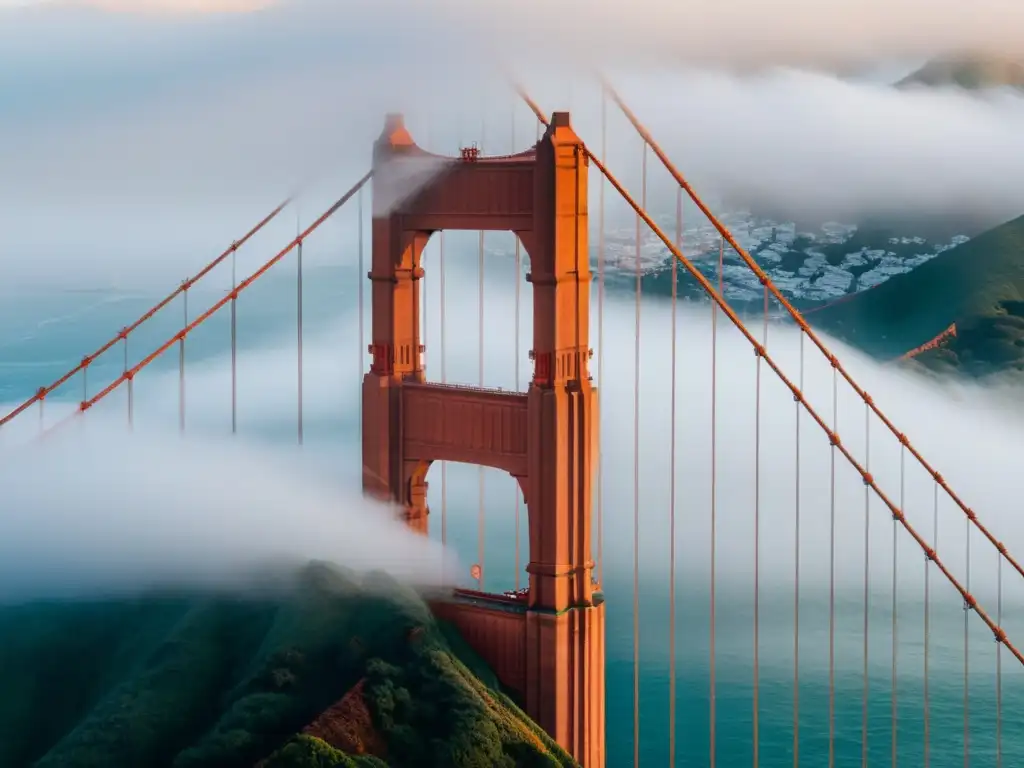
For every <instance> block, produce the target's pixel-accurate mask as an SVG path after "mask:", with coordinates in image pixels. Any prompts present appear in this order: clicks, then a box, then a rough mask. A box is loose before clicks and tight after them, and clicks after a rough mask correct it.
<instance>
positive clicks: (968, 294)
mask: <svg viewBox="0 0 1024 768" xmlns="http://www.w3.org/2000/svg"><path fill="white" fill-rule="evenodd" d="M807 319H808V321H809V322H810V323H811V325H812V326H814V327H816V328H819V329H820V330H822V331H825V332H826V333H829V334H830V335H833V336H836V337H838V338H840V339H842V340H844V341H847V342H849V343H851V344H854V345H856V346H858V347H860V348H862V349H864V350H865V351H867V352H868V353H869V354H872V355H875V356H878V357H881V358H895V357H899V356H900V355H903V354H905V353H907V352H909V351H910V350H913V349H916V348H917V347H919V346H921V345H922V344H924V343H926V342H928V341H930V340H931V339H933V338H935V337H936V336H938V335H939V334H940V333H942V332H943V331H944V330H946V329H947V328H948V327H949V326H950V324H952V323H956V325H957V336H956V338H955V339H950V340H949V341H948V342H945V343H944V344H943V345H941V346H940V348H939V349H937V350H935V351H932V352H929V353H927V354H925V355H922V356H921V358H920V361H921V362H924V363H928V364H936V365H938V364H941V365H946V366H953V367H956V368H959V369H962V370H964V371H965V372H969V373H973V374H981V373H987V372H989V371H990V370H998V369H1006V368H1013V367H1020V366H1021V365H1024V216H1022V217H1020V218H1017V219H1014V220H1013V221H1010V222H1007V223H1006V224H1003V225H1001V226H998V227H996V228H995V229H991V230H989V231H988V232H985V233H984V234H982V235H979V236H978V237H976V238H974V239H973V240H970V241H968V242H966V243H964V244H963V245H959V246H957V247H956V248H952V249H950V250H948V251H946V252H944V253H942V254H940V255H939V256H937V257H935V258H934V259H932V260H930V261H928V262H926V263H924V264H922V265H921V266H919V267H918V268H917V269H915V270H913V271H912V272H908V273H906V274H902V275H897V276H895V277H893V278H891V279H889V280H887V281H886V282H884V283H882V284H881V285H879V286H877V287H875V288H872V289H871V290H868V291H864V292H863V293H860V294H857V295H855V296H852V297H850V298H849V299H847V300H845V301H842V302H840V303H837V304H834V305H832V306H828V307H824V308H822V309H820V310H818V311H815V312H812V313H810V314H809V315H808V317H807Z"/></svg>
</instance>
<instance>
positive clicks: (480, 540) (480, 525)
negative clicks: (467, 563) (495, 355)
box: [476, 120, 487, 592]
mask: <svg viewBox="0 0 1024 768" xmlns="http://www.w3.org/2000/svg"><path fill="white" fill-rule="evenodd" d="M486 140H487V122H486V120H485V121H484V122H483V124H482V125H481V127H480V154H481V155H482V154H483V153H484V144H485V143H486ZM479 276H480V285H479V290H478V294H477V301H478V302H479V305H480V317H479V320H478V321H479V323H480V351H479V356H480V372H479V385H480V387H481V388H482V387H483V385H484V231H483V230H480V269H479ZM477 472H478V476H479V478H480V502H479V506H478V508H477V544H476V546H477V562H478V563H480V579H479V581H478V587H479V589H480V591H481V592H482V591H483V589H484V579H485V578H486V574H485V573H484V549H485V544H486V540H487V539H486V531H485V528H484V468H483V466H481V467H479V468H478V469H477Z"/></svg>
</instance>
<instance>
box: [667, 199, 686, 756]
mask: <svg viewBox="0 0 1024 768" xmlns="http://www.w3.org/2000/svg"><path fill="white" fill-rule="evenodd" d="M676 247H677V248H678V249H679V251H680V253H681V252H682V250H683V190H682V189H681V188H680V189H678V190H677V192H676ZM678 292H679V260H678V259H676V258H673V259H672V403H671V406H670V409H671V412H670V415H669V424H670V425H671V427H670V429H671V432H670V438H669V440H670V445H671V447H670V449H669V499H668V510H669V511H668V521H669V522H668V527H669V533H668V764H669V768H674V766H675V764H676V322H677V314H676V305H677V301H678Z"/></svg>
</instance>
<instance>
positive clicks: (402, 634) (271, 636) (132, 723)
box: [0, 564, 575, 768]
mask: <svg viewBox="0 0 1024 768" xmlns="http://www.w3.org/2000/svg"><path fill="white" fill-rule="evenodd" d="M0 691H2V692H3V693H2V699H0V766H3V767H4V768H21V766H33V765H34V766H39V768H110V767H111V766H124V767H125V768H131V767H140V768H141V767H142V766H144V767H145V768H163V767H167V768H206V767H209V768H213V767H214V766H217V768H243V767H244V768H253V767H254V766H259V767H260V768H298V767H299V766H303V767H305V766H310V767H312V766H317V767H318V768H332V767H334V766H364V767H367V768H368V767H369V766H378V767H380V766H402V768H416V767H417V766H452V767H453V768H458V767H459V766H467V767H468V766H474V767H477V766H479V767H481V768H483V766H488V767H490V766H508V767H511V766H517V765H522V766H550V767H554V766H571V765H575V763H574V762H573V761H572V760H571V758H569V757H568V756H567V755H566V754H565V753H564V752H563V751H562V750H560V749H559V748H558V747H557V746H556V745H555V744H553V742H552V741H551V740H550V739H549V738H548V737H547V736H546V735H545V734H544V733H543V732H542V731H541V730H540V729H539V728H538V727H537V726H536V725H535V724H534V723H532V722H531V721H530V720H529V719H528V718H527V717H526V716H525V715H524V714H523V713H522V712H521V711H520V710H519V709H518V708H517V707H516V706H515V704H513V703H512V701H511V700H510V699H509V698H508V697H506V696H505V695H504V694H503V693H501V692H500V690H499V686H498V683H497V681H496V680H495V679H494V676H493V674H492V673H491V672H490V670H489V669H488V668H487V667H486V666H485V665H484V664H483V663H482V662H480V660H479V659H478V658H477V657H475V656H474V654H473V653H472V652H471V651H470V650H469V649H468V648H467V647H466V646H465V645H464V644H463V643H462V641H461V640H460V638H459V637H458V635H457V634H455V633H454V632H453V631H452V630H451V629H450V628H448V627H446V626H443V625H440V624H439V623H437V622H436V621H435V620H434V619H433V617H432V616H431V614H430V611H429V609H428V608H427V606H426V604H425V603H424V602H423V601H422V600H421V599H420V598H419V597H418V596H417V595H416V594H415V593H414V592H413V591H412V590H409V589H407V588H404V587H401V586H399V585H398V584H396V583H394V582H393V581H392V580H391V579H390V578H388V577H386V576H384V575H380V574H375V575H372V576H369V577H366V578H365V579H363V580H361V579H359V578H357V577H355V576H354V575H352V574H349V573H346V572H344V571H342V570H340V569H337V568H334V567H330V566H325V565H320V564H315V565H310V566H309V567H308V568H307V569H306V570H305V571H304V572H303V573H302V575H301V580H300V586H299V588H298V589H295V590H293V591H289V592H288V595H287V596H285V595H284V594H279V595H277V596H274V597H270V596H262V597H258V598H257V597H238V596H226V595H209V594H206V595H197V594H159V595H157V594H150V595H147V596H144V597H137V598H132V599H110V600H102V601H92V602H81V601H79V602H49V603H34V604H27V605H21V606H11V607H0Z"/></svg>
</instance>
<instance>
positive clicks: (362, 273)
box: [356, 187, 367, 439]
mask: <svg viewBox="0 0 1024 768" xmlns="http://www.w3.org/2000/svg"><path fill="white" fill-rule="evenodd" d="M356 215H357V216H358V221H357V223H356V238H357V240H358V243H357V245H356V250H357V256H358V258H359V274H358V276H357V277H358V279H357V280H356V285H357V286H358V289H357V290H358V297H357V299H356V301H357V312H358V314H359V317H358V323H359V338H358V339H357V340H356V346H357V347H358V349H357V350H356V351H357V352H358V353H359V354H358V355H357V358H358V361H359V367H358V368H357V369H356V370H358V371H359V378H358V379H356V382H357V384H356V386H360V382H361V380H362V378H363V355H365V354H366V348H367V347H366V338H365V335H366V333H365V331H366V329H365V324H366V317H365V314H366V313H365V311H364V302H365V298H364V293H365V290H366V289H365V286H364V285H363V282H364V281H365V280H366V279H367V275H366V255H365V252H364V246H363V239H364V237H363V188H362V187H360V188H359V200H358V205H357V206H356ZM362 429H363V410H362V408H360V409H359V431H360V433H362ZM360 439H361V438H360Z"/></svg>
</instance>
